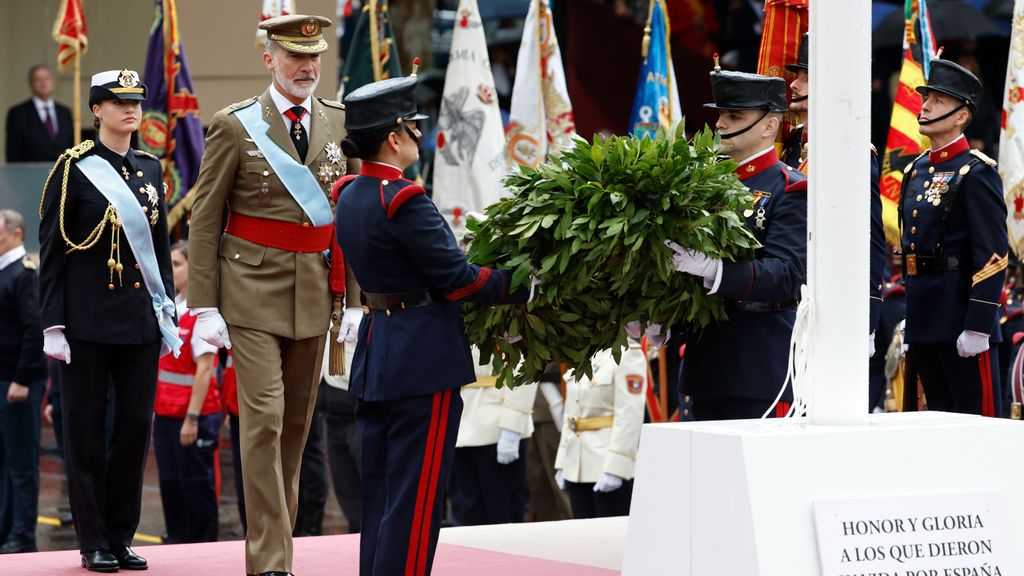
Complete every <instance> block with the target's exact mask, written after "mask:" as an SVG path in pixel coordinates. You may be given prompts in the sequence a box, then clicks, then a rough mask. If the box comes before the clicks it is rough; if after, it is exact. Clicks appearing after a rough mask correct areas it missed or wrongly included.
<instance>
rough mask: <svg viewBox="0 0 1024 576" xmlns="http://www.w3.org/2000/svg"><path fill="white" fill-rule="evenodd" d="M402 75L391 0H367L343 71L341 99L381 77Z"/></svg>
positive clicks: (382, 78) (384, 78) (383, 78)
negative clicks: (390, 7)
mask: <svg viewBox="0 0 1024 576" xmlns="http://www.w3.org/2000/svg"><path fill="white" fill-rule="evenodd" d="M401 75H402V63H401V60H400V59H399V57H398V45H397V44H396V42H395V31H394V28H393V27H392V26H391V13H390V12H389V11H388V0H364V1H363V7H362V11H361V12H360V14H359V21H358V22H356V29H355V31H354V32H353V33H352V42H351V44H350V45H349V48H348V54H347V55H346V56H345V64H344V67H343V68H342V70H341V90H340V91H339V93H338V96H339V98H340V97H341V96H343V95H344V94H345V93H348V92H352V91H353V90H355V89H356V88H359V87H360V86H364V85H366V84H369V83H371V82H377V81H378V80H386V79H388V78H395V77H398V76H401Z"/></svg>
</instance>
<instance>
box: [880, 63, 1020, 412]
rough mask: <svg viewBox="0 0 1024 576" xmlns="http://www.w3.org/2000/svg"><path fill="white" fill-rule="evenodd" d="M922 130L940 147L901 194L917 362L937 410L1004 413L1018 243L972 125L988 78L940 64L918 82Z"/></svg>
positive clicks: (909, 329) (908, 175)
mask: <svg viewBox="0 0 1024 576" xmlns="http://www.w3.org/2000/svg"><path fill="white" fill-rule="evenodd" d="M917 90H918V92H920V93H921V96H922V98H923V104H922V106H921V116H920V119H919V121H920V125H921V134H923V135H925V136H928V137H929V138H930V139H931V142H932V149H930V150H927V151H925V153H923V154H922V155H921V156H919V157H918V158H917V159H915V160H914V161H913V162H911V163H910V164H908V165H907V167H906V169H905V171H904V172H905V174H904V177H903V187H902V190H901V191H900V206H899V217H900V221H901V225H902V241H901V243H902V252H903V260H904V264H903V273H904V276H905V278H906V288H907V323H906V337H905V341H906V342H907V343H908V344H909V346H910V348H909V350H908V364H909V367H910V369H911V370H912V371H914V372H916V373H917V374H918V375H919V376H920V377H921V384H922V386H923V387H924V392H925V397H926V399H927V402H928V408H929V409H932V410H947V411H952V412H964V413H971V414H983V415H986V416H995V415H998V414H999V412H1000V406H999V405H1000V402H1001V396H1000V393H999V373H998V370H997V367H998V365H999V362H998V359H997V356H998V353H997V349H998V347H993V346H991V344H993V343H999V342H1000V341H1001V340H1002V336H1001V334H1000V330H999V322H998V308H999V296H1000V292H1001V291H1002V288H1003V280H1004V279H1005V277H1006V267H1007V258H1008V253H1009V246H1008V243H1007V234H1006V204H1005V202H1004V201H1003V185H1002V181H1001V180H1000V178H999V173H998V172H996V169H995V164H996V163H995V162H994V161H993V160H991V159H990V158H988V157H987V156H985V155H984V154H981V153H980V152H978V151H976V150H971V149H970V145H969V144H968V143H967V139H966V138H964V135H963V131H964V129H965V128H966V127H967V125H968V124H969V123H970V122H971V119H972V118H973V116H974V113H975V109H976V108H975V107H976V106H977V103H978V101H979V100H978V99H979V98H980V97H981V94H982V85H981V81H980V80H978V78H977V77H976V76H975V75H974V74H972V73H971V72H969V71H968V70H966V69H964V68H962V67H961V66H958V65H956V64H954V63H952V62H949V61H947V60H941V59H937V60H934V61H932V67H931V75H930V77H929V78H928V84H927V86H922V87H919V88H918V89H917Z"/></svg>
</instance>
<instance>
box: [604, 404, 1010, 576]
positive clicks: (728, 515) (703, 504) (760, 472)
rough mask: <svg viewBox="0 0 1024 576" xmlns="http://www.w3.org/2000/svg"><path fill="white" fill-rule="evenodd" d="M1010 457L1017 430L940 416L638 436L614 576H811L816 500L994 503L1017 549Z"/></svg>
mask: <svg viewBox="0 0 1024 576" xmlns="http://www.w3.org/2000/svg"><path fill="white" fill-rule="evenodd" d="M1022 446H1024V426H1022V425H1021V423H1019V422H1015V421H1009V420H997V419H993V418H982V417H977V416H965V415H959V414H948V413H942V412H922V413H905V414H876V415H872V416H871V417H870V419H869V421H868V424H867V425H864V426H834V427H833V426H812V425H809V424H807V423H805V422H803V421H800V420H763V421H762V420H742V421H732V422H696V423H692V422H691V423H674V424H652V425H647V426H644V429H643V433H642V436H641V441H640V460H639V463H638V468H637V478H636V482H635V486H634V490H633V503H632V508H631V511H630V518H629V529H628V532H627V537H626V549H625V558H624V560H623V571H622V573H623V575H624V576H652V575H663V574H664V575H667V574H674V575H680V576H816V575H820V574H821V568H820V564H819V558H818V551H817V538H816V534H815V520H814V507H813V505H814V503H815V502H816V501H824V500H837V499H844V500H848V499H858V498H885V497H894V496H896V497H898V496H912V495H925V494H953V493H960V494H962V493H972V492H989V493H992V492H995V493H999V494H1000V495H1001V496H1002V497H1003V500H1002V501H1004V502H1005V503H1006V507H1007V510H1006V516H1007V517H1008V518H1009V522H1008V523H1007V524H1008V526H1009V531H1010V533H1009V534H1006V535H1005V537H1008V538H1009V539H1010V541H1012V542H1021V541H1024V526H1022V524H1021V522H1019V521H1018V520H1017V519H1018V518H1022V517H1024V458H1021V457H1020V450H1021V447H1022ZM1014 562H1016V560H1014ZM1017 573H1018V572H1017V571H1016V570H1013V569H1012V568H1011V569H1010V571H1007V570H1006V568H1005V567H1004V568H1003V571H1002V574H1017ZM938 574H940V575H941V574H942V572H941V571H940V572H938ZM900 576H903V574H902V572H900Z"/></svg>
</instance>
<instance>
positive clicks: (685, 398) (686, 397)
mask: <svg viewBox="0 0 1024 576" xmlns="http://www.w3.org/2000/svg"><path fill="white" fill-rule="evenodd" d="M690 400H691V398H690V395H689V394H687V395H686V396H683V402H686V403H687V404H689V403H690Z"/></svg>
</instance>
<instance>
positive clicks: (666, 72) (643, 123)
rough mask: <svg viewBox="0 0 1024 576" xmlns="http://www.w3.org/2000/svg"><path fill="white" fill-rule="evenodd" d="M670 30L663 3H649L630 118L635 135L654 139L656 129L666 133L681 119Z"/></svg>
mask: <svg viewBox="0 0 1024 576" xmlns="http://www.w3.org/2000/svg"><path fill="white" fill-rule="evenodd" d="M671 30H672V27H671V26H670V25H669V21H668V11H667V10H666V9H665V0H651V4H650V8H649V9H648V12H647V26H646V27H645V28H644V43H643V49H642V54H643V59H644V60H643V63H642V64H641V65H640V74H639V77H638V78H637V87H636V98H635V99H634V100H633V114H632V115H631V116H630V118H629V131H630V132H632V133H633V134H636V135H637V136H644V135H648V136H650V137H651V138H654V133H655V132H657V131H658V128H664V129H666V130H667V129H669V128H670V127H672V126H674V125H676V124H678V123H679V122H681V121H682V120H683V109H682V106H680V105H679V89H678V88H677V85H676V71H675V69H674V68H673V67H672V48H671V47H670V46H669V34H670V32H671Z"/></svg>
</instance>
